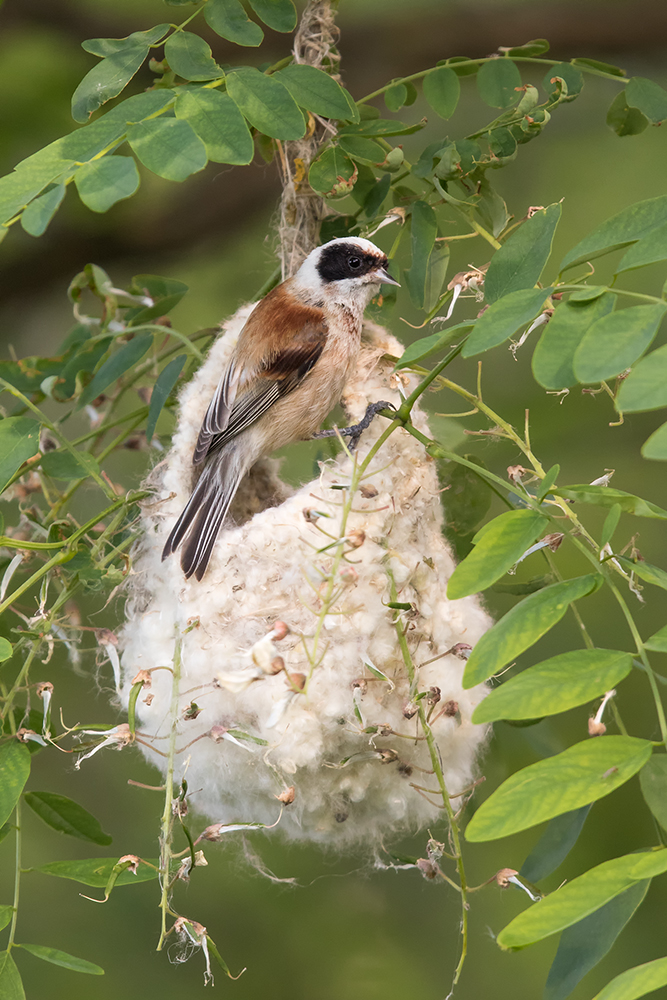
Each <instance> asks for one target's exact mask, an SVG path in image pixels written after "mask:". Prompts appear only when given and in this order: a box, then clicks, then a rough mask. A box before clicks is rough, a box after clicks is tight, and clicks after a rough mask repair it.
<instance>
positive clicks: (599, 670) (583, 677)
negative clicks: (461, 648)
mask: <svg viewBox="0 0 667 1000" xmlns="http://www.w3.org/2000/svg"><path fill="white" fill-rule="evenodd" d="M468 558H470V556H468ZM461 565H463V563H461ZM665 576H666V577H667V574H665ZM448 596H449V595H448ZM631 670H632V655H631V654H630V653H623V652H620V651H618V650H615V649H576V650H573V651H572V652H570V653H561V654H560V655H559V656H553V657H551V659H549V660H545V661H544V662H543V663H538V664H537V666H534V667H529V668H528V670H524V671H522V673H520V674H519V675H518V677H512V678H511V679H510V680H509V681H506V682H505V683H504V684H501V685H500V687H497V688H494V690H493V691H491V693H490V694H488V695H487V696H486V698H485V699H484V701H483V702H481V704H479V705H478V706H477V708H476V709H475V711H474V713H473V722H475V723H480V722H495V721H496V720H497V719H537V718H542V717H544V716H546V715H557V714H558V713H559V712H567V711H568V709H570V708H574V707H575V706H576V705H585V704H586V702H589V701H592V700H593V698H597V697H598V696H599V695H602V694H604V693H605V691H610V690H611V689H612V688H613V687H615V686H616V685H617V684H618V683H619V681H622V680H623V678H624V677H627V675H628V674H629V673H630V671H631ZM530 881H532V879H530Z"/></svg>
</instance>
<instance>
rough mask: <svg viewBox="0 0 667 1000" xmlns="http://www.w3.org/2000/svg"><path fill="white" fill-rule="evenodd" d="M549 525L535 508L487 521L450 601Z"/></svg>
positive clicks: (503, 568)
mask: <svg viewBox="0 0 667 1000" xmlns="http://www.w3.org/2000/svg"><path fill="white" fill-rule="evenodd" d="M548 525H549V521H548V519H547V518H546V517H543V516H542V514H540V513H539V512H538V511H535V510H509V511H507V512H506V513H505V514H500V515H499V516H498V517H496V518H494V519H493V521H491V522H489V524H486V525H485V526H484V534H483V535H481V536H480V535H477V536H476V537H475V538H473V542H476V544H475V547H474V549H473V550H472V552H471V553H470V555H469V556H467V557H466V558H465V559H464V560H463V562H460V563H459V564H458V566H457V567H456V569H455V570H454V572H453V574H452V576H451V577H450V579H449V583H448V585H447V597H448V598H449V600H450V601H456V600H459V599H460V598H462V597H469V596H470V595H471V594H476V593H478V592H479V591H481V590H486V588H487V587H490V586H491V584H492V583H495V582H496V580H499V579H500V577H501V576H503V575H504V574H505V573H506V572H507V571H508V570H509V569H511V568H512V566H514V564H515V563H516V562H517V560H519V559H520V558H521V556H522V555H523V554H524V552H525V551H526V549H527V548H529V546H531V545H532V544H533V542H534V541H536V540H537V539H538V538H539V537H540V535H541V534H542V533H543V532H544V531H546V529H547V527H548ZM628 669H629V668H628ZM510 683H511V682H510ZM503 687H505V685H503ZM501 690H502V689H501ZM495 693H496V694H497V693H498V692H495ZM487 700H488V699H487ZM480 707H481V706H478V710H479V708H480ZM518 718H530V716H518Z"/></svg>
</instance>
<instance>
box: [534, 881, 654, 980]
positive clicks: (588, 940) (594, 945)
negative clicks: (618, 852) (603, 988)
mask: <svg viewBox="0 0 667 1000" xmlns="http://www.w3.org/2000/svg"><path fill="white" fill-rule="evenodd" d="M650 884H651V882H650V879H646V880H645V881H643V882H635V883H634V884H633V885H631V886H630V888H629V889H626V890H625V892H622V893H621V894H620V896H615V897H614V899H611V900H610V901H609V902H608V903H606V904H605V905H604V906H601V907H600V909H599V910H596V911H595V913H591V914H590V915H589V916H588V917H584V919H583V920H580V921H579V922H578V923H576V924H573V925H572V927H568V928H566V930H564V931H563V934H562V935H561V939H560V941H559V943H558V950H557V952H556V957H555V958H554V960H553V964H552V966H551V968H550V969H549V975H548V977H547V982H546V987H545V990H544V997H543V1000H565V998H566V997H569V995H570V993H571V992H572V990H573V989H574V988H575V986H576V985H577V984H578V983H579V982H581V980H582V979H583V978H584V976H585V975H586V973H587V972H590V970H591V969H592V968H594V967H595V966H596V965H597V964H598V962H600V961H601V960H602V959H603V958H604V956H605V955H606V954H607V953H608V952H609V951H610V949H611V947H612V945H613V944H614V942H615V941H616V938H617V937H618V935H619V934H620V933H621V931H622V930H623V928H624V927H625V925H626V924H627V923H628V922H629V921H630V920H631V919H632V917H633V916H634V914H635V912H636V911H637V909H638V908H639V907H640V906H641V904H642V903H643V901H644V897H645V896H646V893H647V892H648V887H649V885H650Z"/></svg>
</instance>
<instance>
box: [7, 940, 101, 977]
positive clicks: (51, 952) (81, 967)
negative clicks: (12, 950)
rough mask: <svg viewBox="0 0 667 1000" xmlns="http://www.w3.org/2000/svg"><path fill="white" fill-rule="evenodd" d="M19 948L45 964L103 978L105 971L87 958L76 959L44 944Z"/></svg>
mask: <svg viewBox="0 0 667 1000" xmlns="http://www.w3.org/2000/svg"><path fill="white" fill-rule="evenodd" d="M19 948H23V950H24V951H28V952H30V954H31V955H34V956H35V958H41V959H42V961H43V962H50V963H51V964H52V965H60V966H61V967H62V968H63V969H71V970H72V972H85V973H87V974H88V975H89V976H103V975H104V969H101V968H100V967H99V965H94V964H93V962H87V961H86V960H85V958H75V956H74V955H68V954H67V952H66V951H60V949H59V948H48V947H46V946H45V945H43V944H20V945H19Z"/></svg>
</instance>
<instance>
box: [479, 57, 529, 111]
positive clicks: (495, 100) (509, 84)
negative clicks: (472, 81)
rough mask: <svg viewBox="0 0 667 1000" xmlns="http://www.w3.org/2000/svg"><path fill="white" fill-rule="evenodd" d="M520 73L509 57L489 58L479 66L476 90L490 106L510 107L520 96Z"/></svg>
mask: <svg viewBox="0 0 667 1000" xmlns="http://www.w3.org/2000/svg"><path fill="white" fill-rule="evenodd" d="M520 86H521V73H519V70H518V69H517V67H516V63H513V62H512V60H511V59H491V60H489V62H487V63H484V64H483V65H482V66H480V67H479V72H478V73H477V90H478V92H479V96H480V97H481V98H482V100H483V101H484V103H485V104H489V105H490V106H491V107H492V108H510V107H511V106H512V105H513V104H516V103H517V101H518V100H519V98H520V96H521V95H520V94H519V92H518V91H517V87H520Z"/></svg>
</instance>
